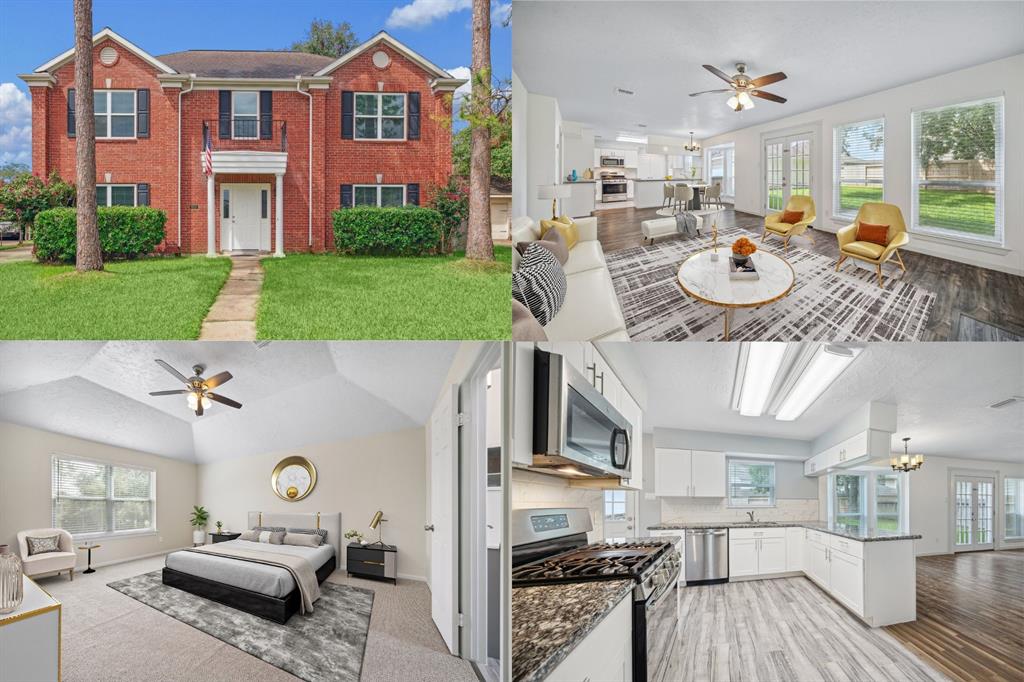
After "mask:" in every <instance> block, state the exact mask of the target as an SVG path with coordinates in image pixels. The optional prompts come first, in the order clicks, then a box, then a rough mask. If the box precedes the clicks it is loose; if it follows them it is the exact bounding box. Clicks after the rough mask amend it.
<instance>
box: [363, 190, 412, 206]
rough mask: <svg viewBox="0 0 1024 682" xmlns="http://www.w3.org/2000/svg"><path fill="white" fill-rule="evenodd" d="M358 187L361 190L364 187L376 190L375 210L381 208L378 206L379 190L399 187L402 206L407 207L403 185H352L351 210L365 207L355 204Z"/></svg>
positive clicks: (405, 191)
mask: <svg viewBox="0 0 1024 682" xmlns="http://www.w3.org/2000/svg"><path fill="white" fill-rule="evenodd" d="M360 187H363V188H365V187H373V188H376V190H377V208H380V207H381V206H380V190H381V188H383V187H401V188H402V206H407V205H408V196H407V193H408V190H407V188H406V186H405V185H352V207H353V208H356V207H358V206H365V204H357V203H356V189H358V188H360Z"/></svg>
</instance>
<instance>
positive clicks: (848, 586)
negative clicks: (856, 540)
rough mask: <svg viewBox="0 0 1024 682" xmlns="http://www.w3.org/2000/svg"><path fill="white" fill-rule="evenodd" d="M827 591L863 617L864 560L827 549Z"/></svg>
mask: <svg viewBox="0 0 1024 682" xmlns="http://www.w3.org/2000/svg"><path fill="white" fill-rule="evenodd" d="M828 591H829V593H830V594H831V595H832V596H833V597H835V598H836V599H838V600H839V601H840V602H841V603H842V604H843V605H844V606H845V607H846V608H848V609H850V610H851V611H853V612H854V613H856V614H857V615H858V616H863V615H864V560H863V559H861V558H860V557H856V556H853V555H852V554H847V553H846V552H840V551H837V550H835V549H833V548H831V547H830V548H829V553H828Z"/></svg>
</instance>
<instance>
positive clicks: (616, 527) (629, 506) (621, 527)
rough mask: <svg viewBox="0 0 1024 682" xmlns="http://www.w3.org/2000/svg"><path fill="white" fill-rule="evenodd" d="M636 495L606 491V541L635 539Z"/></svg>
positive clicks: (625, 491)
mask: <svg viewBox="0 0 1024 682" xmlns="http://www.w3.org/2000/svg"><path fill="white" fill-rule="evenodd" d="M639 535H640V533H638V532H637V531H636V493H634V492H632V491H629V490H605V491H604V539H605V540H616V539H622V538H635V537H638V536H639Z"/></svg>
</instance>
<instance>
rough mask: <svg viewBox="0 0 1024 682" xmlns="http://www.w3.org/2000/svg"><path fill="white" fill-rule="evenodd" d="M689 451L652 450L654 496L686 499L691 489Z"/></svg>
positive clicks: (672, 449) (673, 449)
mask: <svg viewBox="0 0 1024 682" xmlns="http://www.w3.org/2000/svg"><path fill="white" fill-rule="evenodd" d="M690 455H691V451H690V450H677V449H675V448H654V494H655V495H657V496H658V497H688V496H689V495H690V489H691V487H692V486H691V479H690Z"/></svg>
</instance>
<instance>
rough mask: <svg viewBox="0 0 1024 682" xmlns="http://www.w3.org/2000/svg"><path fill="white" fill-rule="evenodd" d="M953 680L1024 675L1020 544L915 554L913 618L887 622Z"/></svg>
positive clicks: (1023, 586)
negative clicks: (995, 549)
mask: <svg viewBox="0 0 1024 682" xmlns="http://www.w3.org/2000/svg"><path fill="white" fill-rule="evenodd" d="M885 629H886V630H887V631H888V632H889V633H890V634H892V635H893V636H894V637H895V638H896V639H898V640H900V641H901V642H903V643H904V644H905V645H906V646H907V647H908V648H910V649H912V650H913V651H915V652H916V653H917V654H918V655H919V656H920V657H921V658H922V659H924V660H925V661H927V662H928V663H930V664H931V665H933V666H935V667H936V668H937V669H939V670H940V671H942V672H943V673H945V674H946V675H948V676H949V677H951V678H953V679H955V680H1024V550H1004V551H999V552H991V551H990V552H969V553H963V554H955V555H953V554H946V555H942V556H931V557H921V558H919V559H918V560H917V620H916V621H915V622H913V623H902V624H900V625H891V626H889V627H887V628H885Z"/></svg>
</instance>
